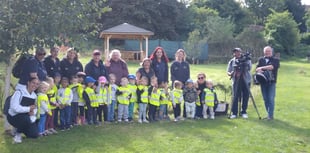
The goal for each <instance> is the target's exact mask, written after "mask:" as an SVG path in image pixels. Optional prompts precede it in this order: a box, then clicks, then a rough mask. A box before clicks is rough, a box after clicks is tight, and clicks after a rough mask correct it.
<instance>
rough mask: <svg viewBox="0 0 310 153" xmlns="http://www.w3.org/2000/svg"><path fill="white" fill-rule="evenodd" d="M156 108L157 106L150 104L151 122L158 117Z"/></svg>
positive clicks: (149, 114)
mask: <svg viewBox="0 0 310 153" xmlns="http://www.w3.org/2000/svg"><path fill="white" fill-rule="evenodd" d="M156 109H157V106H155V105H152V104H149V113H148V116H149V121H150V122H152V121H155V119H156Z"/></svg>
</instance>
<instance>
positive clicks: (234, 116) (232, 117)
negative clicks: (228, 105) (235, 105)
mask: <svg viewBox="0 0 310 153" xmlns="http://www.w3.org/2000/svg"><path fill="white" fill-rule="evenodd" d="M229 118H230V119H235V118H237V115H234V114H233V115H230V117H229Z"/></svg>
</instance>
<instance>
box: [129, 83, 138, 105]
mask: <svg viewBox="0 0 310 153" xmlns="http://www.w3.org/2000/svg"><path fill="white" fill-rule="evenodd" d="M128 88H129V89H130V93H131V97H130V100H129V102H131V103H135V102H137V86H136V85H134V84H128Z"/></svg>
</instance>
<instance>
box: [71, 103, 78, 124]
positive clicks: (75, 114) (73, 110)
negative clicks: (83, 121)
mask: <svg viewBox="0 0 310 153" xmlns="http://www.w3.org/2000/svg"><path fill="white" fill-rule="evenodd" d="M78 109H79V103H78V102H72V103H71V121H72V124H77V117H78Z"/></svg>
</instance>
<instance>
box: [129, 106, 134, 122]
mask: <svg viewBox="0 0 310 153" xmlns="http://www.w3.org/2000/svg"><path fill="white" fill-rule="evenodd" d="M134 108H135V103H129V106H128V118H129V119H133V111H134Z"/></svg>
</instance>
